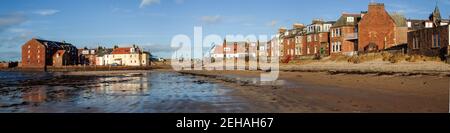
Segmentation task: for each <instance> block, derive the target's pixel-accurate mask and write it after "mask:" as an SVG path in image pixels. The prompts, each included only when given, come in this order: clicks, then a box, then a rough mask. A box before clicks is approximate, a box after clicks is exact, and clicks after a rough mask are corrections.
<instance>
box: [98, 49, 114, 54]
mask: <svg viewBox="0 0 450 133" xmlns="http://www.w3.org/2000/svg"><path fill="white" fill-rule="evenodd" d="M112 51H113V49H111V48H108V49H98V51H97V56H104V55H106V54H111V52H112Z"/></svg>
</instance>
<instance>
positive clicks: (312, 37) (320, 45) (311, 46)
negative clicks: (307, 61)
mask: <svg viewBox="0 0 450 133" xmlns="http://www.w3.org/2000/svg"><path fill="white" fill-rule="evenodd" d="M334 23H335V22H334V21H323V20H321V19H315V20H313V21H312V24H310V25H308V26H306V53H305V55H307V56H312V55H314V56H328V55H329V54H330V53H329V51H330V50H329V45H330V43H329V42H330V40H329V33H330V28H331V26H333V24H334Z"/></svg>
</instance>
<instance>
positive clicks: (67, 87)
mask: <svg viewBox="0 0 450 133" xmlns="http://www.w3.org/2000/svg"><path fill="white" fill-rule="evenodd" d="M81 79H83V80H81ZM51 82H52V83H46V82H42V84H38V85H16V86H8V87H10V88H21V87H24V86H25V87H24V88H25V89H23V88H22V89H16V91H10V92H7V93H4V94H1V98H0V105H1V107H0V112H243V111H248V110H249V107H248V106H247V104H246V103H245V102H243V99H241V98H239V97H237V96H233V95H229V94H228V93H229V92H230V91H231V90H230V89H229V88H226V87H224V86H221V85H219V84H216V83H209V82H206V80H202V79H199V78H196V77H194V76H189V75H182V74H179V73H176V72H159V71H151V72H140V73H127V74H119V75H101V76H93V77H92V76H91V77H88V78H87V77H80V76H62V77H54V80H52V81H51ZM2 89H3V88H2Z"/></svg>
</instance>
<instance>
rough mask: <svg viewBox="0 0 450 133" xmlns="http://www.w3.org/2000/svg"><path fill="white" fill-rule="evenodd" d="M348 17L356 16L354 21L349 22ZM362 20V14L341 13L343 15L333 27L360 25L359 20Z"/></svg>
mask: <svg viewBox="0 0 450 133" xmlns="http://www.w3.org/2000/svg"><path fill="white" fill-rule="evenodd" d="M347 17H354V18H355V19H354V21H353V22H347ZM360 20H361V14H349V13H344V14H342V15H341V17H340V18H339V19H338V20H337V21H336V23H334V25H333V26H332V27H341V26H356V25H358V23H359V21H360Z"/></svg>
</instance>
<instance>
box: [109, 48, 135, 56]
mask: <svg viewBox="0 0 450 133" xmlns="http://www.w3.org/2000/svg"><path fill="white" fill-rule="evenodd" d="M130 49H131V47H126V48H116V49H114V50H113V51H112V53H111V54H131V52H130Z"/></svg>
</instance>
